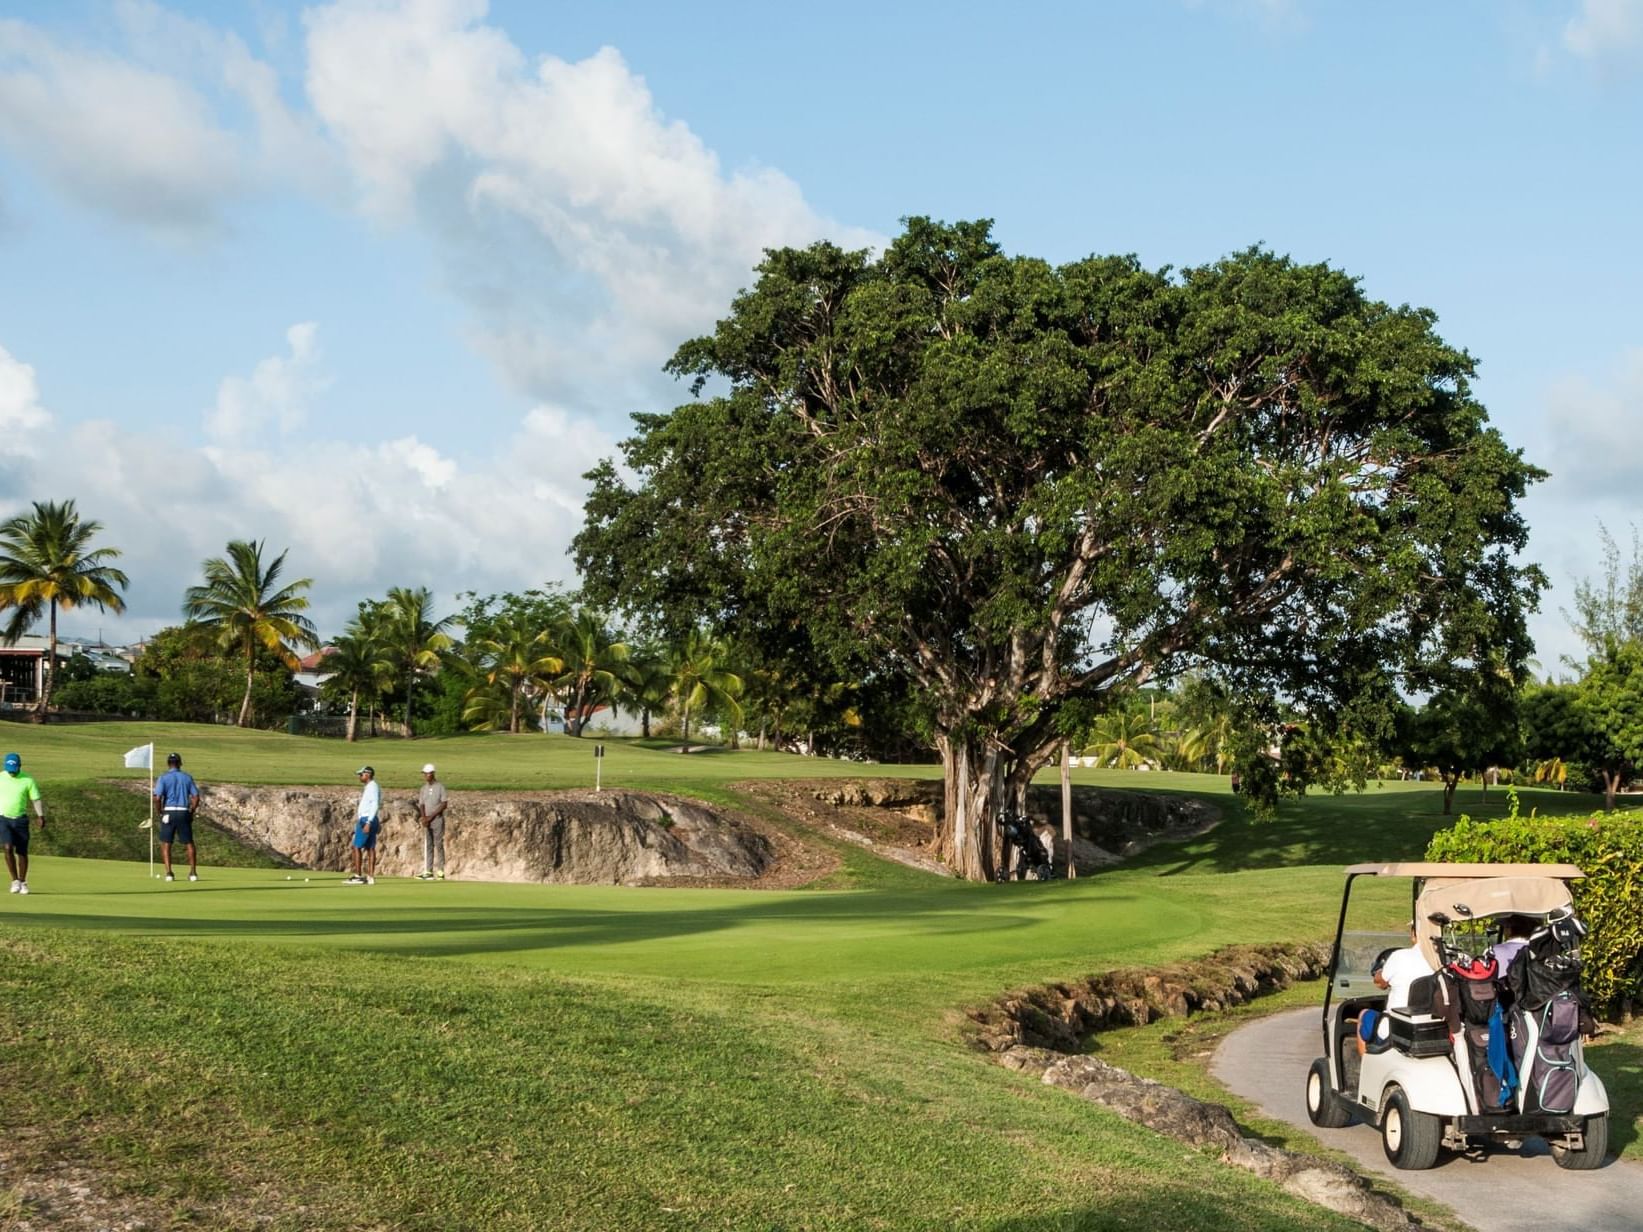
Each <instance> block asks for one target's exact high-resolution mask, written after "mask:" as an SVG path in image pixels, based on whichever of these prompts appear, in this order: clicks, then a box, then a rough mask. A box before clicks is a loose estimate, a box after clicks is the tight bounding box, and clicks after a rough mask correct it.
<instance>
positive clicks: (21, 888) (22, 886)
mask: <svg viewBox="0 0 1643 1232" xmlns="http://www.w3.org/2000/svg"><path fill="white" fill-rule="evenodd" d="M17 892H18V893H19V894H27V893H28V892H29V883H28V882H26V881H19V882H18V883H17Z"/></svg>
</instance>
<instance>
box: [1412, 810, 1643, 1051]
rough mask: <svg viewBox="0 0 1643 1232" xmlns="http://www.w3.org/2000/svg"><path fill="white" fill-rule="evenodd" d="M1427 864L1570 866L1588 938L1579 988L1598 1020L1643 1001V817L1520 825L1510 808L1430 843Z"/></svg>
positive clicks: (1465, 822) (1464, 821)
mask: <svg viewBox="0 0 1643 1232" xmlns="http://www.w3.org/2000/svg"><path fill="white" fill-rule="evenodd" d="M1426 858H1427V859H1428V860H1442V861H1445V862H1448V863H1462V862H1472V861H1478V862H1482V863H1486V864H1573V865H1576V866H1577V867H1579V868H1580V869H1581V870H1582V871H1583V872H1584V873H1585V874H1586V876H1585V878H1584V879H1582V880H1579V881H1576V882H1575V883H1574V884H1573V886H1572V889H1573V891H1574V900H1575V909H1576V910H1577V911H1579V912H1580V914H1581V916H1582V917H1583V918H1584V919H1585V921H1586V924H1587V927H1588V928H1590V930H1591V932H1590V934H1589V935H1588V936H1587V938H1586V940H1585V942H1584V944H1583V945H1582V947H1581V956H1582V958H1583V959H1584V960H1585V970H1584V972H1583V975H1582V986H1583V987H1584V989H1585V991H1586V994H1587V996H1589V997H1590V998H1591V1001H1592V1009H1593V1011H1594V1012H1595V1013H1597V1014H1598V1015H1599V1016H1601V1017H1604V1018H1610V1019H1613V1018H1615V1017H1619V1016H1625V1015H1629V1014H1630V1012H1631V1009H1632V1005H1633V1003H1634V1002H1635V1001H1637V1000H1638V998H1639V994H1640V993H1643V813H1635V812H1634V813H1609V814H1606V815H1600V816H1596V817H1535V816H1529V817H1523V816H1520V815H1519V814H1518V813H1517V811H1516V802H1515V800H1514V803H1513V811H1512V813H1511V815H1509V816H1507V817H1504V818H1502V819H1500V820H1498V821H1474V820H1473V819H1472V818H1470V817H1464V816H1463V817H1462V818H1461V819H1460V820H1459V821H1458V822H1456V823H1455V824H1454V825H1453V826H1451V827H1450V828H1449V829H1447V830H1440V831H1439V832H1438V833H1437V834H1435V835H1433V837H1432V842H1431V845H1430V846H1428V847H1427V849H1426Z"/></svg>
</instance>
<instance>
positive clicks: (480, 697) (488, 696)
mask: <svg viewBox="0 0 1643 1232" xmlns="http://www.w3.org/2000/svg"><path fill="white" fill-rule="evenodd" d="M464 649H465V651H466V654H467V657H468V661H469V663H470V664H472V665H473V667H474V670H475V671H476V672H477V673H478V675H479V676H480V678H481V681H482V683H480V684H478V685H476V686H475V687H474V688H473V689H472V690H471V691H470V692H469V694H468V696H467V699H466V703H467V704H466V705H465V706H464V708H463V718H464V720H465V721H467V722H469V723H471V724H473V725H474V726H475V727H477V728H478V729H480V730H482V731H497V730H502V731H509V732H515V733H517V732H518V731H519V730H520V716H521V714H522V713H523V709H524V705H525V703H526V701H527V699H528V698H529V697H530V695H531V693H532V691H533V690H534V691H535V692H536V693H538V694H540V693H541V692H543V691H545V690H547V689H548V688H550V687H551V686H552V682H553V680H554V678H555V677H556V676H558V674H559V673H560V672H562V671H564V670H565V661H564V659H562V658H560V657H559V655H557V654H555V653H554V650H553V643H552V640H551V637H550V630H549V629H546V628H539V627H537V625H536V622H535V621H532V620H528V619H526V618H523V617H520V616H503V617H502V618H500V619H498V620H496V621H495V622H494V623H493V624H492V626H491V630H490V633H489V635H488V636H486V637H481V638H470V639H469V640H468V642H467V644H466V646H465V648H464Z"/></svg>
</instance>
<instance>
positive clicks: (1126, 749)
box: [1080, 710, 1164, 770]
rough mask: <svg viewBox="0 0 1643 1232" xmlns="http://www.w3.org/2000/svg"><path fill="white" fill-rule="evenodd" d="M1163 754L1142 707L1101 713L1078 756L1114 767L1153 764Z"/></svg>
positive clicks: (1154, 764)
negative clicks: (1085, 745)
mask: <svg viewBox="0 0 1643 1232" xmlns="http://www.w3.org/2000/svg"><path fill="white" fill-rule="evenodd" d="M1163 755H1164V748H1163V742H1162V741H1161V740H1160V739H1159V738H1158V730H1157V728H1155V727H1154V726H1153V724H1152V720H1151V719H1150V718H1148V717H1147V714H1146V713H1145V712H1144V711H1140V710H1115V711H1112V712H1111V713H1108V714H1104V715H1102V716H1101V717H1100V718H1099V719H1097V720H1096V721H1095V724H1094V726H1093V727H1091V728H1090V736H1089V743H1088V745H1087V747H1086V748H1085V749H1084V750H1083V752H1082V753H1081V754H1080V756H1083V757H1093V758H1095V764H1096V765H1098V766H1103V767H1107V768H1111V769H1115V770H1134V769H1136V768H1138V767H1140V766H1156V765H1157V764H1158V763H1159V762H1160V761H1161V760H1162V759H1163Z"/></svg>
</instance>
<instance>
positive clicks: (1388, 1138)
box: [1381, 1087, 1443, 1172]
mask: <svg viewBox="0 0 1643 1232" xmlns="http://www.w3.org/2000/svg"><path fill="white" fill-rule="evenodd" d="M1442 1145H1443V1122H1442V1121H1440V1120H1439V1119H1438V1118H1437V1117H1435V1116H1433V1115H1432V1114H1431V1113H1430V1112H1416V1111H1415V1110H1414V1109H1413V1108H1411V1107H1410V1106H1409V1097H1408V1096H1407V1095H1405V1094H1404V1093H1403V1088H1402V1087H1392V1088H1391V1093H1390V1094H1389V1095H1388V1097H1387V1099H1386V1101H1385V1103H1384V1105H1383V1107H1382V1110H1381V1146H1382V1147H1383V1148H1384V1149H1385V1151H1386V1158H1387V1160H1388V1161H1389V1162H1390V1163H1391V1165H1392V1166H1393V1167H1394V1168H1402V1169H1404V1170H1405V1171H1408V1172H1418V1171H1420V1170H1421V1169H1423V1168H1430V1167H1431V1166H1432V1165H1433V1164H1435V1163H1437V1162H1438V1148H1440V1147H1441V1146H1442Z"/></svg>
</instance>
